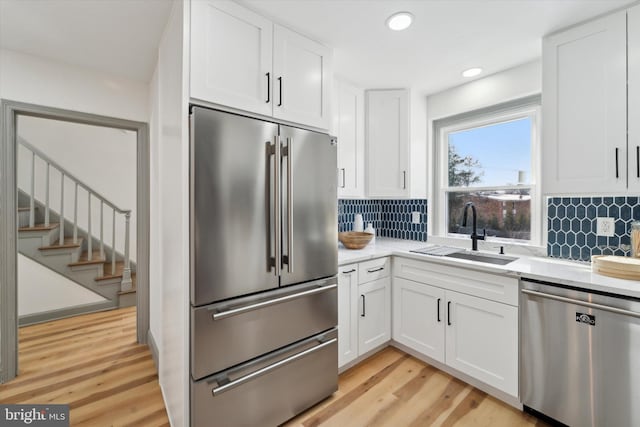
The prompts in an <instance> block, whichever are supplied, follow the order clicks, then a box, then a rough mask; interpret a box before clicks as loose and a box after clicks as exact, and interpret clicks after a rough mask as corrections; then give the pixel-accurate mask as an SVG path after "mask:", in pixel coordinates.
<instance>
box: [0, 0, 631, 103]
mask: <svg viewBox="0 0 640 427" xmlns="http://www.w3.org/2000/svg"><path fill="white" fill-rule="evenodd" d="M172 1H177V0H0V46H1V47H4V48H8V49H12V50H16V51H21V52H25V53H29V54H32V55H37V56H41V57H45V58H49V59H53V60H57V61H61V62H65V63H68V64H73V65H78V66H83V67H89V68H93V69H98V70H101V71H104V72H107V73H110V74H114V75H119V76H124V77H127V78H130V79H133V80H138V81H143V82H148V81H149V80H150V79H151V75H152V73H153V68H154V65H155V61H156V53H157V47H158V44H159V41H160V37H161V35H162V31H163V29H164V26H165V23H166V21H167V17H168V14H169V11H170V8H171V4H172ZM195 1H202V0H195ZM240 2H241V3H244V4H245V5H247V6H248V7H250V8H252V9H254V10H256V11H257V12H260V13H261V14H263V15H265V16H267V17H270V18H272V19H273V20H274V21H276V22H279V23H282V24H284V25H287V26H288V27H290V28H292V29H294V30H298V31H299V32H301V33H304V34H307V35H309V36H310V37H312V38H315V39H316V40H319V41H321V42H324V43H326V44H328V45H330V46H332V47H333V48H334V68H335V71H336V73H337V74H339V75H341V76H343V77H346V78H348V79H349V80H352V81H353V82H355V83H358V84H360V85H362V86H363V87H368V88H373V87H411V88H412V89H414V90H418V91H421V92H423V93H427V94H428V93H435V92H438V91H441V90H443V89H446V88H448V87H452V86H456V85H459V84H461V83H464V82H466V81H468V79H464V78H463V77H461V75H460V73H461V72H462V71H463V70H464V69H466V68H470V67H475V66H480V67H483V68H484V70H485V72H484V73H483V74H481V75H480V76H479V77H482V76H485V75H487V74H491V73H495V72H498V71H501V70H504V69H507V68H510V67H513V66H515V65H518V64H521V63H524V62H527V61H531V60H535V59H537V58H539V57H540V53H541V37H542V36H543V35H545V34H548V33H550V32H553V31H555V30H557V29H560V28H563V27H565V26H568V25H570V24H573V23H576V22H580V21H583V20H585V19H588V18H590V17H593V16H597V15H599V14H602V13H604V12H607V11H610V10H613V9H616V8H619V7H622V6H624V5H627V4H629V3H632V1H631V0H240ZM399 10H406V11H410V12H411V13H413V14H414V16H415V21H414V24H413V26H411V27H410V28H409V29H408V30H406V31H403V32H393V31H391V30H388V29H387V28H386V27H385V25H384V21H385V20H386V18H387V17H388V16H389V15H391V14H392V13H393V12H396V11H399ZM479 77H477V78H479Z"/></svg>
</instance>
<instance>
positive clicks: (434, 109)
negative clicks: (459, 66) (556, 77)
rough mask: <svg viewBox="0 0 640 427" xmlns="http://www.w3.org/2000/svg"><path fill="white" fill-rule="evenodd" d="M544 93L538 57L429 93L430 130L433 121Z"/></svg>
mask: <svg viewBox="0 0 640 427" xmlns="http://www.w3.org/2000/svg"><path fill="white" fill-rule="evenodd" d="M541 92H542V63H541V61H540V60H536V61H532V62H527V63H525V64H522V65H519V66H517V67H514V68H510V69H508V70H505V71H502V72H500V73H496V74H492V75H490V76H487V77H484V78H481V79H477V80H474V81H472V82H469V83H466V84H463V85H460V86H456V87H454V88H451V89H448V90H445V91H443V92H440V93H436V94H434V95H430V96H429V97H427V116H428V118H429V123H430V126H429V128H430V131H433V129H432V128H433V126H431V122H432V121H433V120H437V119H441V118H443V117H449V116H453V115H455V114H460V113H464V112H467V111H473V110H477V109H479V108H483V107H489V106H491V105H495V104H499V103H501V102H506V101H511V100H513V99H518V98H523V97H525V96H528V95H534V94H537V93H541Z"/></svg>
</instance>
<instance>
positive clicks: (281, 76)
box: [190, 0, 332, 129]
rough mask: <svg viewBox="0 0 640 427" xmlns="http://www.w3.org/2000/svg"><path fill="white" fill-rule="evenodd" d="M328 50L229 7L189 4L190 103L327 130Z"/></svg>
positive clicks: (207, 0)
mask: <svg viewBox="0 0 640 427" xmlns="http://www.w3.org/2000/svg"><path fill="white" fill-rule="evenodd" d="M331 76H332V69H331V50H330V49H329V48H327V47H325V46H323V45H321V44H319V43H316V42H314V41H312V40H310V39H308V38H306V37H304V36H302V35H300V34H297V33H294V32H293V31H290V30H288V29H286V28H284V27H281V26H279V25H276V24H273V22H271V21H270V20H268V19H266V18H264V17H262V16H260V15H258V14H256V13H254V12H252V11H250V10H248V9H246V8H244V7H242V6H240V5H239V4H237V3H235V2H232V1H224V0H199V1H193V2H191V75H190V77H191V81H190V96H191V98H192V99H195V100H200V101H205V102H210V103H214V104H218V105H220V106H223V107H230V108H233V109H239V110H244V111H249V112H252V113H256V114H261V115H264V116H271V117H276V118H278V119H282V120H284V121H288V122H293V123H300V124H303V125H307V126H311V127H315V128H320V129H328V128H329V85H328V80H329V79H330V78H331Z"/></svg>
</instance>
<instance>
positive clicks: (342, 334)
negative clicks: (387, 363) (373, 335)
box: [338, 264, 358, 366]
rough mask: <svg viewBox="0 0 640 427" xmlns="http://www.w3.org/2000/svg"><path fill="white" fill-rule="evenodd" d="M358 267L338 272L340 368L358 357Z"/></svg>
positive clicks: (351, 266) (354, 265)
mask: <svg viewBox="0 0 640 427" xmlns="http://www.w3.org/2000/svg"><path fill="white" fill-rule="evenodd" d="M357 309H358V265H357V264H351V265H345V266H344V267H340V269H339V271H338V366H344V365H346V364H347V363H349V362H351V361H352V360H353V359H355V358H356V357H358V318H357V317H356V312H357Z"/></svg>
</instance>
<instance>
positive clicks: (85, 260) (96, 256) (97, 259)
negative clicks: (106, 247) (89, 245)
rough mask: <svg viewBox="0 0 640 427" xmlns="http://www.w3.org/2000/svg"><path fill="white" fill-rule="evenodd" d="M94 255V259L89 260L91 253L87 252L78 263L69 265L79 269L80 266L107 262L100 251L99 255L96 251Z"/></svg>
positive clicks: (83, 253)
mask: <svg viewBox="0 0 640 427" xmlns="http://www.w3.org/2000/svg"><path fill="white" fill-rule="evenodd" d="M92 255H93V256H92V258H91V259H88V258H89V253H88V252H87V251H84V252H82V254H80V258H78V261H76V262H72V263H71V264H69V267H77V266H79V265H91V264H103V263H104V262H105V259H104V257H101V256H100V251H98V252H97V253H96V252H95V251H94V252H93V254H92Z"/></svg>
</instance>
